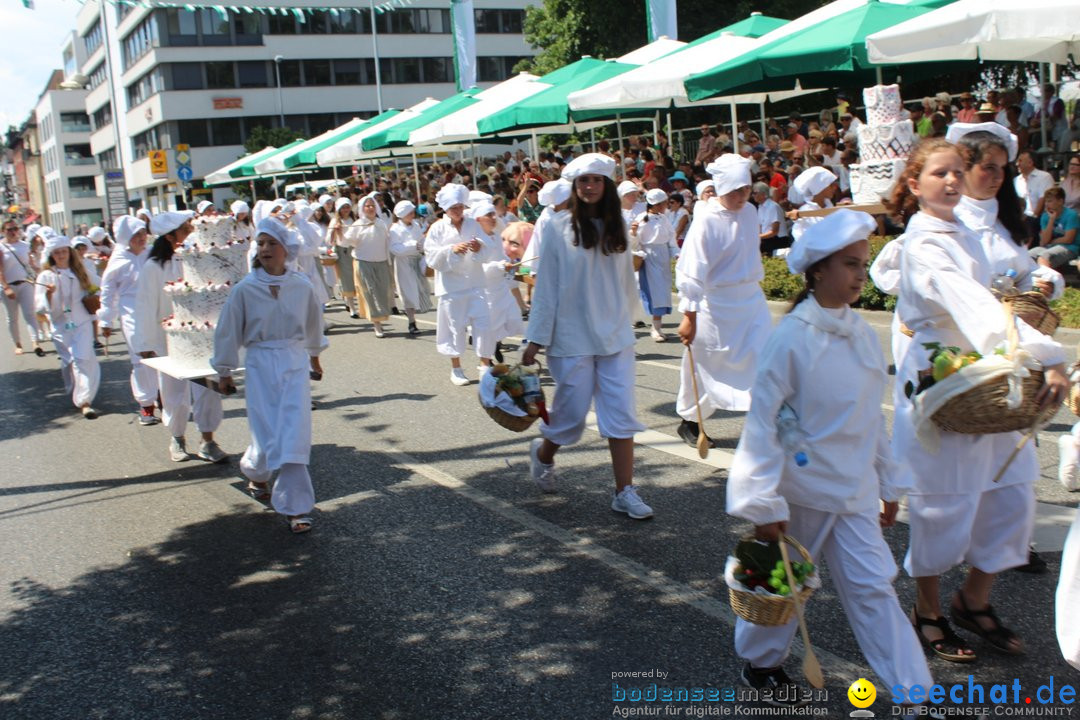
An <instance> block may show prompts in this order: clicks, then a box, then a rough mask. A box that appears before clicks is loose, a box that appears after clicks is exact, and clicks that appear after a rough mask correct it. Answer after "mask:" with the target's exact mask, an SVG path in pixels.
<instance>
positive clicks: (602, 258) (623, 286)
mask: <svg viewBox="0 0 1080 720" xmlns="http://www.w3.org/2000/svg"><path fill="white" fill-rule="evenodd" d="M614 173H615V161H614V160H613V159H612V158H610V157H608V156H606V155H601V154H599V153H588V154H585V155H581V156H580V157H577V158H575V159H574V160H573V161H572V162H570V164H568V165H567V166H566V168H565V169H564V170H563V178H564V179H566V180H569V181H570V182H571V183H573V193H572V194H571V196H570V212H569V213H568V214H567V215H566V216H565V217H552V218H551V220H550V221H549V222H548V223H546V224H545V225H544V228H543V230H542V232H543V234H544V237H543V242H542V246H543V261H544V271H543V272H542V273H540V274H538V275H537V276H536V277H537V281H536V290H535V292H534V293H533V305H532V310H531V311H530V314H529V328H528V332H527V333H526V335H527V336H528V338H529V345H528V347H527V348H526V349H525V353H524V354H523V355H522V360H521V362H522V364H524V365H531V364H532V363H533V362H535V358H536V354H537V353H538V352H539V351H540V348H546V349H547V353H546V354H547V361H548V367H549V369H550V370H551V375H552V377H553V378H555V397H554V399H553V401H552V404H551V412H550V418H551V421H550V423H543V424H542V425H541V428H540V432H541V434H542V435H543V439H539V438H538V439H536V440H533V441H532V443H531V444H530V445H529V458H530V470H531V475H532V479H533V481H534V482H535V483H536V484H537V485H538V486H539V487H540V489H541V490H543V491H544V492H555V491H556V487H555V483H556V480H557V478H556V475H555V453H556V452H558V450H559V448H560V447H562V446H563V445H570V444H572V443H575V442H577V441H578V440H579V439H580V438H581V434H582V432H583V431H584V430H585V415H586V414H587V413H588V411H589V407H590V406H591V405H593V403H594V402H595V405H596V417H597V424H598V425H599V427H600V434H601V435H602V436H603V437H606V438H607V439H608V447H609V449H610V451H611V463H612V468H613V470H614V472H615V497H614V498H613V500H612V502H611V509H612V510H615V511H616V512H621V513H626V514H627V515H629V516H630V517H632V518H634V519H636V520H642V519H645V518H648V517H652V514H653V511H652V508H650V507H649V506H648V505H646V504H645V502H644V501H643V500H642V499H641V497H640V496H638V494H637V488H636V487H635V486H634V484H633V480H634V434H635V433H637V432H640V431H641V430H644V429H645V428H644V427H643V426H642V425H641V423H639V422H638V420H637V411H636V408H635V405H634V332H633V329H632V327H631V320H632V318H631V314H630V308H631V307H632V305H633V304H634V302H635V301H636V298H637V287H636V286H635V283H634V270H633V263H632V261H631V254H630V252H629V249H630V248H629V240H628V239H627V236H626V226H625V224H624V223H623V219H622V207H621V205H620V203H619V194H618V192H617V190H616V189H615V182H614V180H613V179H612V178H613V176H614Z"/></svg>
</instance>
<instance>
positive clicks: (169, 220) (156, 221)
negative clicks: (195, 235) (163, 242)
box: [150, 210, 195, 235]
mask: <svg viewBox="0 0 1080 720" xmlns="http://www.w3.org/2000/svg"><path fill="white" fill-rule="evenodd" d="M193 217H195V213H193V212H191V211H190V210H178V211H175V212H163V213H158V214H157V215H155V216H154V217H153V218H151V220H150V231H151V232H153V233H154V234H155V235H167V234H168V233H171V232H172V231H173V230H175V229H176V228H178V227H180V226H181V225H183V224H184V223H186V222H187V221H188V220H190V219H191V218H193Z"/></svg>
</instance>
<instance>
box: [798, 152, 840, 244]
mask: <svg viewBox="0 0 1080 720" xmlns="http://www.w3.org/2000/svg"><path fill="white" fill-rule="evenodd" d="M836 179H837V178H836V176H835V175H833V174H832V173H831V172H829V171H828V170H827V169H825V168H823V167H822V166H820V165H817V166H815V167H812V168H807V169H805V170H803V171H802V172H801V173H799V177H797V178H795V182H794V183H792V184H793V185H794V186H795V189H796V190H798V191H799V194H800V195H802V196H803V197H804V198H806V199H807V200H813V199H814V196H815V195H817V194H818V193H819V192H821V191H822V190H824V189H825V188H827V187H829V186H830V185H832V184H833V183H834V182H836ZM848 244H849V245H850V244H851V243H848Z"/></svg>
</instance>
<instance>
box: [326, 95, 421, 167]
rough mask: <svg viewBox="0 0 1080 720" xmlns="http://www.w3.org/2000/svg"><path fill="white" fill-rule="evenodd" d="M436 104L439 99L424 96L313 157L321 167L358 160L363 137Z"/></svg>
mask: <svg viewBox="0 0 1080 720" xmlns="http://www.w3.org/2000/svg"><path fill="white" fill-rule="evenodd" d="M438 104H439V101H438V100H436V99H435V98H425V99H423V100H421V101H420V102H418V103H416V104H415V105H412V106H410V107H408V108H406V109H404V110H402V111H401V112H400V113H397V114H396V115H394V116H393V117H390V118H387V119H385V120H382V121H380V122H378V123H376V124H374V125H372V126H370V127H367V128H364V129H362V130H360V131H358V132H357V133H356V134H355V135H351V136H350V137H347V138H345V139H343V140H338V141H337V142H336V143H334V144H333V145H331V146H330V147H327V148H323V149H322V150H319V151H317V152H316V153H315V159H316V161H317V162H318V163H319V165H320V166H321V167H329V166H331V165H344V164H347V163H351V162H354V161H356V160H359V159H361V158H363V157H364V149H363V148H362V147H361V143H362V142H363V140H364V138H366V137H368V136H370V135H374V134H375V133H379V132H382V131H384V130H386V129H388V128H391V127H393V126H395V125H400V124H401V123H403V122H407V121H408V120H411V119H413V118H415V117H416V116H417V115H419V114H420V113H422V112H423V111H424V110H427V109H428V108H430V107H434V106H435V105H438Z"/></svg>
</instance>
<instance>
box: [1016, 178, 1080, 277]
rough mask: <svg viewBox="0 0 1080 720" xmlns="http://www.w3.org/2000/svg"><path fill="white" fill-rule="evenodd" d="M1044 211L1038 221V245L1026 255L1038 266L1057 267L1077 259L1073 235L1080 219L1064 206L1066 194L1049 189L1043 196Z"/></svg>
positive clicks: (1078, 246)
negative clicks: (1029, 255)
mask: <svg viewBox="0 0 1080 720" xmlns="http://www.w3.org/2000/svg"><path fill="white" fill-rule="evenodd" d="M1043 202H1044V204H1045V206H1046V210H1044V211H1043V214H1042V216H1041V217H1040V218H1039V246H1038V247H1033V248H1031V250H1029V251H1028V252H1029V253H1030V254H1031V257H1032V258H1034V259H1035V261H1036V262H1038V263H1039V264H1040V265H1045V266H1046V267H1052V268H1054V269H1057V268H1060V267H1062V266H1064V265H1065V264H1067V263H1069V262H1071V261H1072V260H1075V259H1076V258H1077V257H1078V256H1080V244H1078V242H1077V238H1076V233H1077V230H1078V229H1080V216H1078V215H1077V214H1076V211H1075V210H1073V209H1072V208H1067V207H1065V191H1064V190H1062V189H1061V188H1059V187H1052V188H1050V189H1049V190H1047V191H1046V193H1045V194H1044V195H1043Z"/></svg>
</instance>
